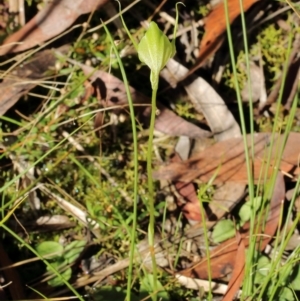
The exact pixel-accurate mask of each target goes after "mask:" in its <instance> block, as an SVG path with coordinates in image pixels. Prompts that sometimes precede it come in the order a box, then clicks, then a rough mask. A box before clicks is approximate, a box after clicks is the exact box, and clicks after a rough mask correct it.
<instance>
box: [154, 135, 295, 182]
mask: <svg viewBox="0 0 300 301" xmlns="http://www.w3.org/2000/svg"><path fill="white" fill-rule="evenodd" d="M283 138H284V137H283V136H282V135H279V134H275V136H274V138H273V148H272V149H270V147H271V145H272V143H271V142H272V134H270V133H257V134H254V137H253V139H254V162H253V178H254V180H255V182H257V181H258V180H259V179H260V178H261V176H262V175H261V171H262V170H263V171H264V175H265V176H266V177H270V175H271V174H272V173H273V172H274V168H275V165H276V160H277V157H278V152H279V150H280V148H281V147H282V144H283V142H284V140H283ZM247 141H248V148H249V151H250V150H251V136H250V135H248V136H247ZM269 153H271V162H270V164H269V166H267V159H268V154H269ZM299 156H300V133H290V135H289V137H288V139H287V143H286V146H285V148H284V152H283V154H282V157H281V158H280V164H279V169H280V170H281V171H283V172H285V173H290V174H291V176H296V175H298V174H299V173H300V169H299ZM153 175H154V178H156V179H164V180H170V181H180V182H186V183H189V182H192V181H194V180H195V179H200V180H201V181H203V182H208V181H209V180H210V179H212V178H213V177H215V179H214V182H215V183H225V182H240V183H245V184H247V183H248V177H247V167H246V161H245V153H244V144H243V139H242V138H233V139H229V140H226V141H221V142H218V143H216V144H214V145H213V146H211V147H209V148H207V149H205V150H204V151H203V152H201V153H200V154H199V155H198V156H194V157H192V158H191V159H189V160H187V161H185V162H181V163H171V164H169V165H167V166H163V167H161V168H160V169H158V170H157V171H155V172H154V173H153Z"/></svg>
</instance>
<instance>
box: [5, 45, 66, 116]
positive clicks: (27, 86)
mask: <svg viewBox="0 0 300 301" xmlns="http://www.w3.org/2000/svg"><path fill="white" fill-rule="evenodd" d="M68 48H69V47H68V46H63V47H61V48H60V51H61V52H63V53H67V51H68ZM55 62H56V56H55V53H54V50H44V51H41V52H39V53H37V54H35V55H34V56H33V57H32V59H30V61H28V62H27V63H25V64H23V65H21V66H19V67H17V68H16V69H15V70H14V71H12V72H11V73H8V74H7V75H6V76H5V78H4V79H3V81H2V82H1V83H0V89H1V94H0V116H2V115H3V114H5V113H6V111H7V110H9V109H10V108H11V107H12V106H13V105H14V104H15V103H16V102H17V101H18V100H19V99H20V97H22V96H23V95H25V94H27V93H28V92H29V91H30V90H31V89H33V88H34V87H35V86H37V85H38V84H40V82H41V80H42V79H43V78H45V76H46V74H45V73H46V72H47V71H48V70H49V68H51V67H52V68H54V65H55Z"/></svg>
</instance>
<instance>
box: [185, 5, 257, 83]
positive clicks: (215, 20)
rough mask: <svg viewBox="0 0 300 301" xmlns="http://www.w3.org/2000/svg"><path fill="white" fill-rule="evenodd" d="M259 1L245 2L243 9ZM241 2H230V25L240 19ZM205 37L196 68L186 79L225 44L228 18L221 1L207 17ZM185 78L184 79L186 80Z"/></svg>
mask: <svg viewBox="0 0 300 301" xmlns="http://www.w3.org/2000/svg"><path fill="white" fill-rule="evenodd" d="M257 1H259V0H244V1H242V2H243V8H244V12H246V11H247V10H248V9H249V8H250V7H251V6H252V5H253V4H254V3H255V2H257ZM239 2H240V1H239V0H228V11H229V21H230V24H232V22H233V21H234V20H235V19H236V17H238V16H239V15H240V13H241V10H240V4H239ZM205 29H206V30H205V35H204V37H203V39H202V40H201V43H200V46H199V49H200V52H199V56H198V59H197V62H196V64H195V66H194V67H192V68H191V69H190V71H189V72H188V73H187V74H186V75H185V77H187V76H189V75H191V74H192V73H194V72H195V71H196V70H197V69H199V68H200V67H202V66H203V64H204V63H205V62H206V60H207V59H208V58H209V57H210V56H212V55H213V54H214V53H215V52H216V51H217V50H218V49H219V48H220V46H221V44H222V43H223V40H224V37H223V34H224V32H225V30H226V16H225V9H224V3H223V1H221V2H220V3H219V4H218V5H216V6H215V7H214V8H213V10H212V12H211V13H210V14H209V15H208V16H207V18H206V20H205ZM185 77H184V78H185Z"/></svg>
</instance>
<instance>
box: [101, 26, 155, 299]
mask: <svg viewBox="0 0 300 301" xmlns="http://www.w3.org/2000/svg"><path fill="white" fill-rule="evenodd" d="M104 29H105V32H106V34H107V35H108V37H109V39H110V42H111V45H112V48H113V50H114V53H115V55H116V58H117V61H118V64H119V67H120V71H121V74H122V78H123V81H124V86H125V90H126V95H127V99H128V104H129V111H130V117H131V127H132V135H133V154H134V155H133V162H134V181H133V198H134V202H133V221H132V231H131V244H130V256H129V260H130V263H129V271H128V280H127V294H126V300H127V301H130V298H131V285H132V283H131V282H132V272H133V261H134V255H135V240H136V226H137V202H138V166H139V163H138V139H137V132H136V121H135V113H134V105H133V101H132V98H131V94H130V90H129V83H128V80H127V76H126V72H125V69H124V66H123V63H122V60H121V58H120V55H119V53H118V50H117V47H116V46H115V43H114V41H113V39H112V36H111V35H110V32H109V31H108V29H107V27H106V26H105V25H104ZM154 117H155V116H154Z"/></svg>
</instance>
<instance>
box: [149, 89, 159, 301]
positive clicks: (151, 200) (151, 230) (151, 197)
mask: <svg viewBox="0 0 300 301" xmlns="http://www.w3.org/2000/svg"><path fill="white" fill-rule="evenodd" d="M156 95H157V85H155V86H154V87H153V90H152V99H151V117H150V127H149V140H148V151H147V174H148V194H149V228H148V236H149V237H148V239H149V248H150V253H151V259H152V268H153V291H154V294H153V300H156V299H157V295H156V293H157V265H156V260H155V251H154V243H155V242H154V229H155V215H154V212H155V208H154V187H153V180H152V149H153V135H154V124H155V114H156Z"/></svg>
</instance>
